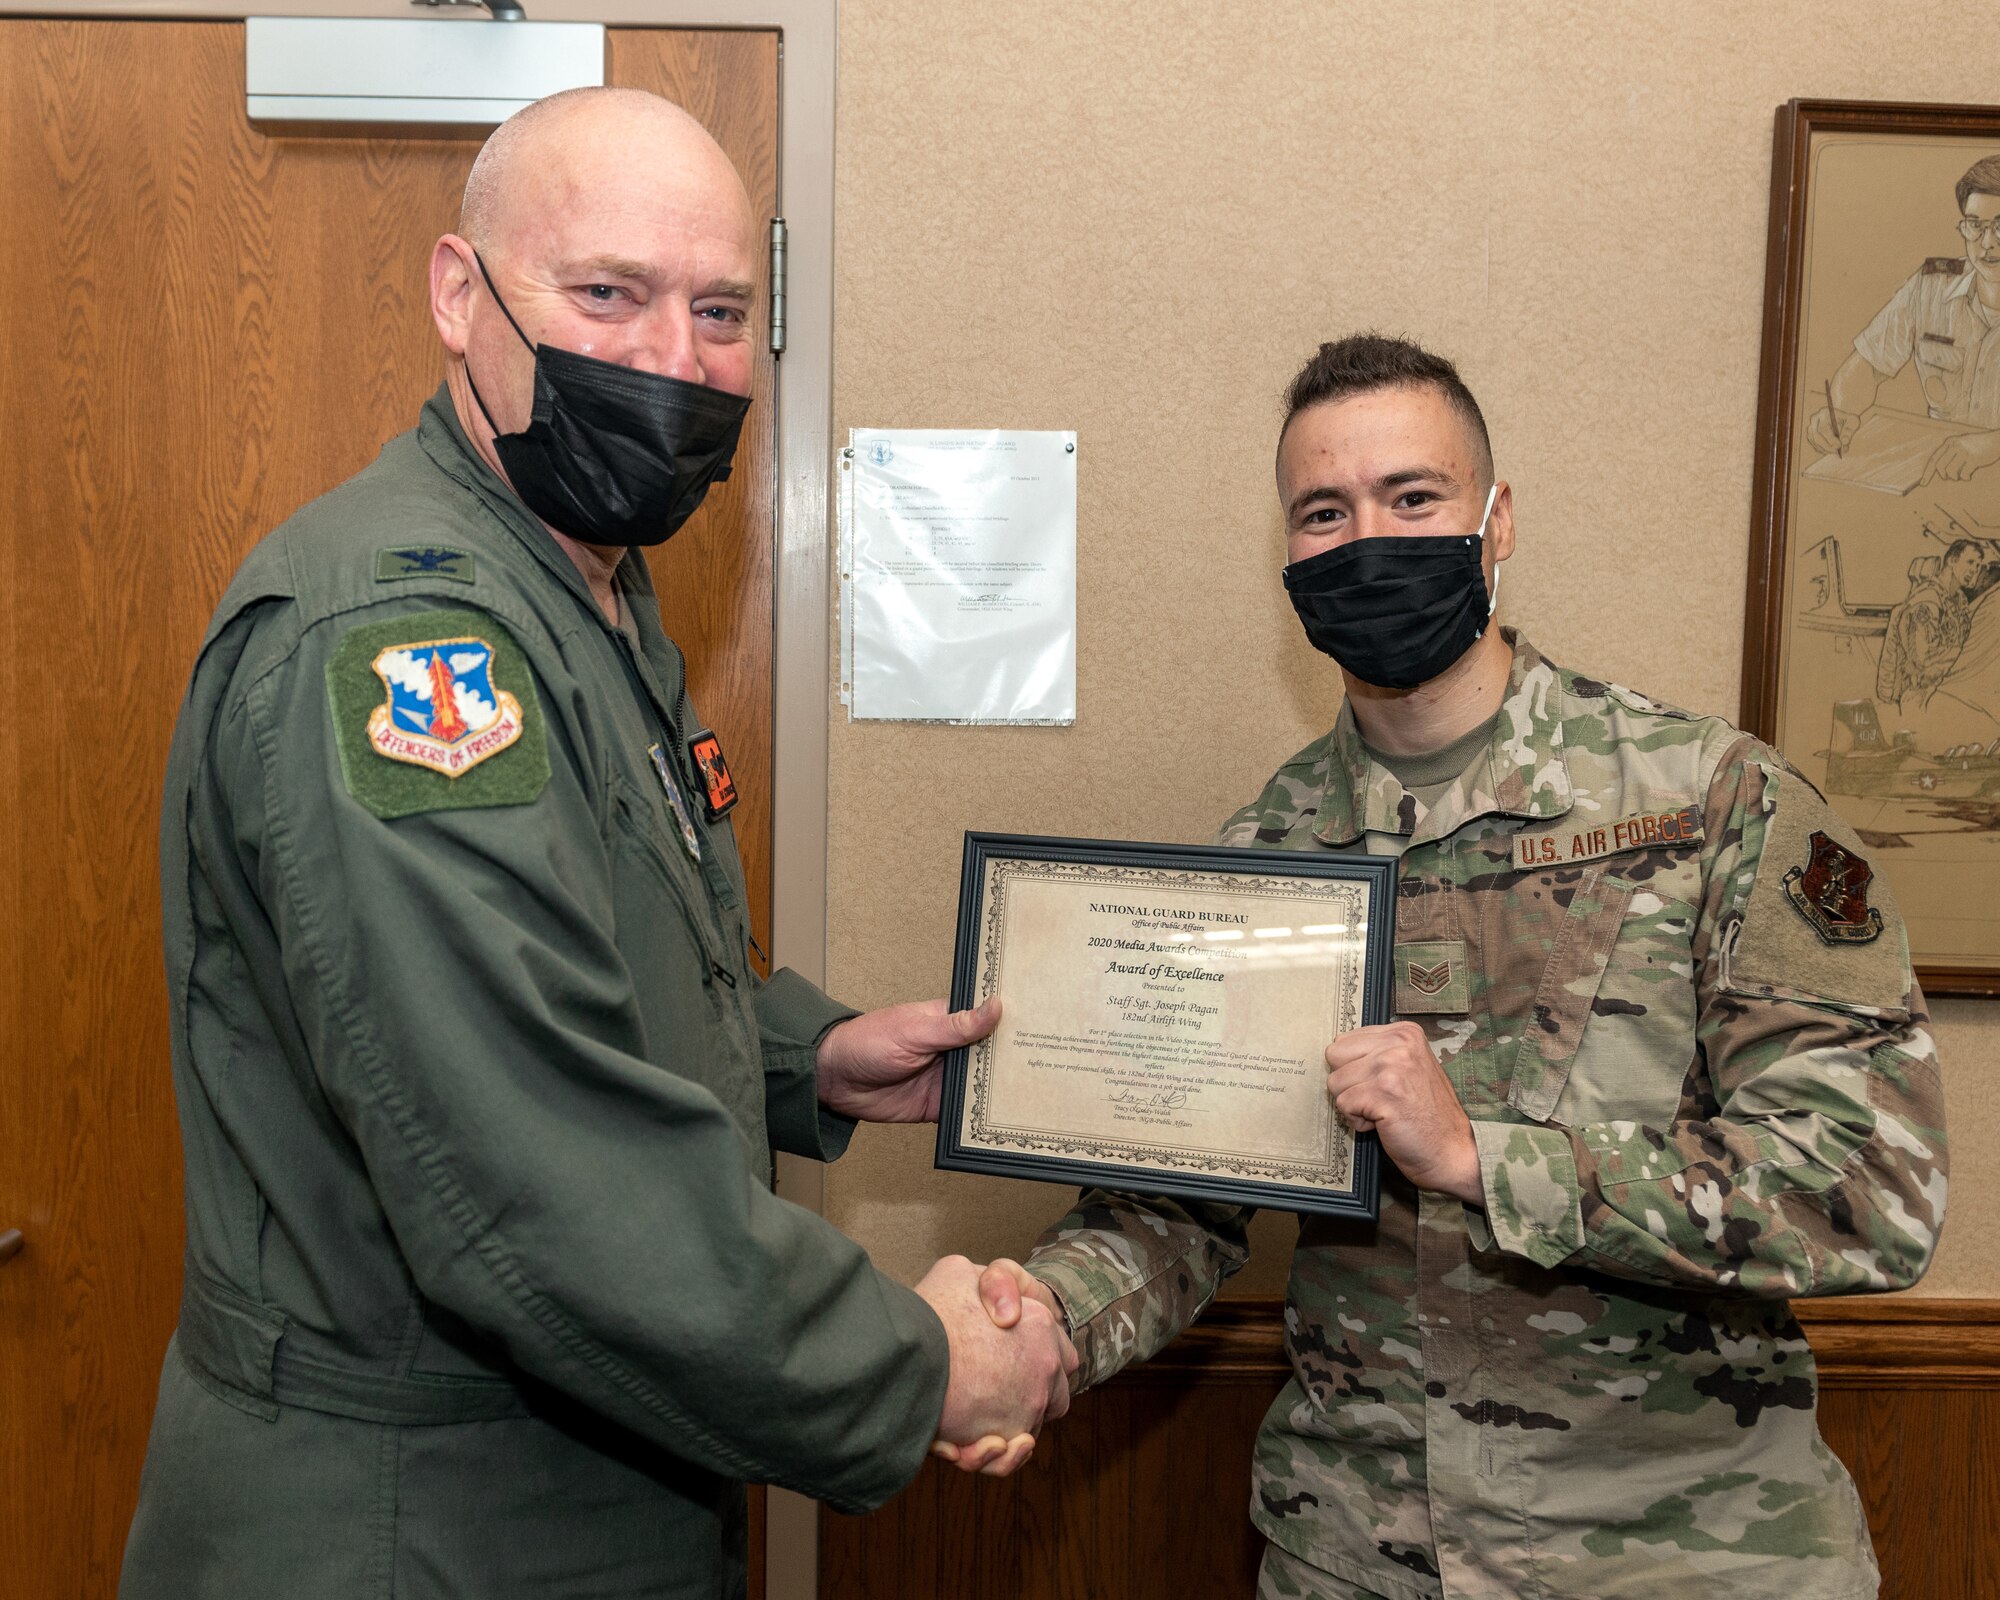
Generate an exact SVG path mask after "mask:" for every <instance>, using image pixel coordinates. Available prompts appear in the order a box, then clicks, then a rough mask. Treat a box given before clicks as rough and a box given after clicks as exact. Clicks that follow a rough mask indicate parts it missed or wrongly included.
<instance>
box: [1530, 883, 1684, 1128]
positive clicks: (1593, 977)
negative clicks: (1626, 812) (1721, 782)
mask: <svg viewBox="0 0 2000 1600" xmlns="http://www.w3.org/2000/svg"><path fill="white" fill-rule="evenodd" d="M1667 856H1668V853H1667V852H1647V853H1646V854H1644V855H1641V856H1637V857H1618V858H1614V859H1612V860H1608V861H1599V862H1595V863H1593V864H1592V865H1591V866H1589V867H1587V868H1586V869H1584V872H1583V876H1582V879H1581V881H1580V882H1578V883H1577V885H1576V887H1575V889H1574V892H1573V893H1572V894H1571V895H1570V897H1569V904H1568V905H1567V907H1565V908H1564V909H1563V910H1562V912H1561V915H1560V918H1559V919H1557V920H1556V921H1555V923H1554V926H1553V928H1552V929H1550V930H1548V931H1546V932H1544V934H1543V936H1542V937H1543V938H1544V939H1545V940H1546V942H1547V948H1548V952H1549V953H1548V958H1547V961H1546V963H1545V964H1544V965H1543V967H1542V972H1541V977H1540V980H1539V982H1538V983H1537V985H1536V988H1535V991H1534V994H1533V997H1532V999H1531V1000H1530V1001H1529V1003H1528V1006H1527V1010H1526V1014H1525V1015H1524V1016H1522V1017H1520V1018H1519V1019H1517V1020H1518V1025H1519V1027H1520V1034H1519V1037H1518V1039H1517V1040H1516V1042H1515V1047H1514V1055H1513V1061H1512V1070H1511V1072H1510V1074H1509V1083H1508V1089H1507V1103H1508V1105H1509V1106H1511V1107H1512V1108H1513V1109H1514V1110H1515V1111H1516V1112H1518V1113H1519V1114H1520V1115H1521V1116H1523V1117H1526V1118H1528V1119H1529V1120H1531V1121H1535V1122H1557V1123H1561V1124H1563V1125H1564V1126H1575V1125H1577V1124H1581V1123H1589V1122H1600V1121H1608V1120H1611V1119H1614V1118H1623V1119H1629V1120H1632V1121H1637V1122H1644V1123H1648V1124H1653V1125H1659V1124H1663V1123H1665V1122H1668V1121H1671V1120H1672V1118H1673V1115H1674V1112H1675V1111H1676V1109H1677V1108H1678V1107H1679V1104H1680V1100H1681V1091H1682V1086H1683V1083H1684V1081H1685V1079H1686V1075H1687V1068H1688V1066H1689V1064H1690V1062H1691V1060H1692V1058H1693V1052H1694V1022H1695V997H1694V984H1693V939H1694V925H1695V910H1694V907H1693V905H1692V904H1691V903H1690V901H1689V899H1687V898H1684V895H1686V894H1690V893H1692V888H1691V886H1690V885H1689V884H1687V883H1686V882H1684V881H1683V880H1684V879H1687V878H1693V879H1695V880H1697V881H1698V878H1699V870H1698V868H1697V867H1696V866H1695V864H1694V862H1692V861H1691V860H1690V861H1686V862H1681V863H1671V864H1669V865H1668V866H1667V869H1666V870H1664V871H1660V870H1656V868H1657V867H1658V866H1659V865H1660V864H1661V862H1662V860H1663V858H1667ZM1621 868H1622V869H1624V870H1619V869H1621ZM1641 873H1643V874H1644V875H1643V876H1641V875H1640V874H1641ZM1677 891H1678V892H1677Z"/></svg>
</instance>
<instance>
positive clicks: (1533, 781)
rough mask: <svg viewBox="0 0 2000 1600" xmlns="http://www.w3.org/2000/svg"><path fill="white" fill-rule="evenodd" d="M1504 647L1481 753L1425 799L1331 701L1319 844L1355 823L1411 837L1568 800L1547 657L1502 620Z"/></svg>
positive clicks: (1335, 841)
mask: <svg viewBox="0 0 2000 1600" xmlns="http://www.w3.org/2000/svg"><path fill="white" fill-rule="evenodd" d="M1500 633H1501V637H1502V638H1504V639H1505V640H1506V641H1507V642H1508V644H1510V645H1511V646H1512V647H1513V650H1514V660H1513V665H1512V667H1511V668H1510V669H1509V671H1508V675H1507V692H1506V695H1505V697H1504V698H1503V699H1502V700H1501V702H1500V720H1499V721H1498V722H1497V723H1495V724H1494V728H1493V739H1492V742H1491V743H1490V744H1488V745H1487V747H1486V750H1485V752H1484V754H1483V755H1482V756H1480V757H1478V758H1476V759H1475V760H1473V762H1472V763H1471V764H1470V765H1469V766H1467V768H1466V769H1465V771H1464V773H1463V774H1461V775H1460V777H1459V778H1458V780H1457V781H1456V782H1455V783H1453V784H1452V785H1451V786H1450V787H1448V788H1447V789H1446V790H1445V791H1444V792H1443V793H1442V794H1440V795H1439V796H1438V797H1437V799H1436V801H1435V803H1434V804H1433V805H1431V806H1430V807H1428V808H1426V807H1425V806H1424V804H1423V802H1422V801H1420V800H1418V799H1417V797H1416V796H1415V795H1413V794H1411V793H1410V792H1409V791H1408V790H1406V789H1405V788H1404V787H1403V785H1402V784H1401V783H1400V782H1399V781H1398V780H1397V778H1396V775H1395V774H1394V773H1393V772H1391V771H1389V769H1388V768H1387V767H1385V766H1383V765H1382V764H1381V763H1380V762H1378V761H1376V760H1374V759H1373V758H1372V757H1371V756H1370V755H1369V753H1368V747H1367V746H1366V745H1364V744H1363V743H1362V742H1361V733H1360V730H1359V729H1358V728H1357V727H1356V726H1355V723H1354V710H1353V708H1352V706H1342V707H1341V708H1340V718H1339V720H1338V721H1337V722H1335V723H1334V726H1333V733H1332V735H1331V737H1330V739H1329V741H1328V748H1327V758H1326V763H1325V769H1326V778H1325V787H1324V788H1323V789H1322V791H1321V793H1320V805H1319V812H1320V821H1319V824H1318V825H1317V826H1316V827H1315V828H1314V829H1313V837H1314V838H1315V839H1317V840H1319V842H1320V843H1321V844H1327V845H1347V844H1352V843H1353V842H1354V841H1355V840H1356V839H1358V838H1360V837H1361V835H1362V834H1364V833H1384V834H1403V835H1406V836H1407V837H1408V839H1409V842H1410V843H1411V844H1421V843H1423V842H1424V841H1425V840H1427V839H1437V838H1442V837H1443V836H1444V835H1446V834H1448V833H1452V832H1455V831H1456V830H1457V829H1459V828H1461V827H1463V826H1464V825H1465V824H1466V823H1467V822H1470V821H1472V820H1474V819H1475V818H1477V817H1482V816H1507V817H1525V818H1547V817H1557V816H1561V815H1562V813H1563V812H1565V811H1567V810H1568V809H1569V808H1570V805H1571V802H1572V791H1571V789H1570V782H1569V772H1568V769H1567V768H1566V767H1565V766H1564V764H1563V726H1562V700H1563V694H1562V684H1561V681H1560V678H1559V675H1558V674H1557V672H1556V669H1555V667H1554V666H1553V665H1552V664H1551V663H1550V662H1549V661H1548V660H1547V659H1546V658H1545V657H1544V656H1543V655H1542V653H1541V652H1540V651H1539V650H1537V649H1536V648H1535V647H1534V646H1533V645H1532V644H1530V643H1528V641H1527V640H1526V639H1525V638H1523V637H1522V636H1521V635H1520V634H1519V633H1517V632H1516V631H1515V630H1514V629H1512V628H1502V629H1501V630H1500Z"/></svg>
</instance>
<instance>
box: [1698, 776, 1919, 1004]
mask: <svg viewBox="0 0 2000 1600" xmlns="http://www.w3.org/2000/svg"><path fill="white" fill-rule="evenodd" d="M1760 765H1762V764H1761V763H1760ZM1763 773H1764V797H1763V804H1764V808H1765V810H1764V816H1763V818H1762V819H1761V820H1762V822H1763V827H1762V829H1761V830H1760V831H1753V830H1750V829H1746V830H1745V833H1744V843H1745V849H1746V852H1747V851H1748V849H1749V848H1750V847H1751V845H1752V843H1753V841H1754V842H1755V844H1756V848H1757V856H1756V862H1755V868H1754V870H1755V873H1756V876H1755V877H1754V878H1753V879H1752V881H1751V885H1750V895H1749V899H1748V900H1747V901H1746V902H1745V904H1744V908H1743V925H1742V928H1741V930H1740V931H1739V932H1738V933H1737V935H1736V939H1735V944H1734V948H1733V949H1731V950H1730V952H1729V956H1728V963H1729V964H1728V977H1727V981H1726V985H1725V986H1726V987H1727V988H1729V989H1732V990H1735V991H1736V992H1738V993H1744V994H1760V995H1767V996H1772V997H1781V998H1786V999H1803V1000H1813V1001H1818V1002H1821V1003H1831V1004H1835V1005H1842V1004H1844V1005H1850V1006H1863V1007H1867V1008H1868V1009H1870V1010H1874V1011H1882V1012H1889V1013H1897V1012H1900V1011H1901V1010H1902V1009H1903V1008H1904V1007H1905V1005H1906V1004H1907V1002H1908V998H1909V991H1910V984H1911V976H1910V957H1909V943H1908V940H1907V938H1906V936H1905V934H1904V931H1903V920H1902V918H1901V917H1900V916H1899V915H1898V914H1897V912H1896V902H1895V899H1894V897H1893V896H1891V895H1890V893H1889V886H1888V885H1887V884H1886V883H1885V882H1884V881H1883V879H1882V875H1881V873H1879V872H1877V871H1875V870H1874V867H1873V864H1872V863H1871V862H1870V861H1869V860H1868V856H1867V852H1866V849H1865V847H1864V846H1863V845H1862V843H1861V841H1860V839H1859V838H1857V837H1856V836H1855V833H1854V830H1853V829H1851V828H1850V827H1848V825H1847V824H1846V823H1845V822H1843V821H1841V819H1840V818H1839V817H1838V816H1836V815H1835V814H1834V812H1833V809H1832V807H1830V806H1829V805H1827V803H1826V802H1825V801H1824V800H1823V799H1821V798H1820V795H1819V792H1818V791H1817V790H1816V789H1814V788H1813V786H1812V785H1811V784H1809V783H1807V782H1806V781H1805V780H1804V779H1802V778H1799V777H1796V776H1794V775H1793V774H1792V773H1789V772H1786V771H1783V770H1782V769H1780V768H1778V767H1776V766H1763Z"/></svg>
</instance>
